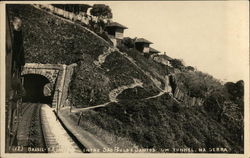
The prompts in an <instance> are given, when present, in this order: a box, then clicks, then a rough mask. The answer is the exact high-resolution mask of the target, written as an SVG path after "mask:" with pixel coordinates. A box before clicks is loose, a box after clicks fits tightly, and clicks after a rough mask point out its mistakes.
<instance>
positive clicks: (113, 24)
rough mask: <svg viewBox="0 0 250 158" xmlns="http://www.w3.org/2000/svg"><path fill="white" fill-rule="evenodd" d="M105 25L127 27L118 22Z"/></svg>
mask: <svg viewBox="0 0 250 158" xmlns="http://www.w3.org/2000/svg"><path fill="white" fill-rule="evenodd" d="M106 27H119V28H122V29H127V27H126V26H124V25H122V24H119V23H118V22H111V23H109V24H108V25H107V26H106Z"/></svg>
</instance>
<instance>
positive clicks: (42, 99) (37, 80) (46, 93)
mask: <svg viewBox="0 0 250 158" xmlns="http://www.w3.org/2000/svg"><path fill="white" fill-rule="evenodd" d="M23 78H24V90H25V92H24V97H23V101H24V102H32V103H46V104H50V105H51V104H52V100H53V93H54V92H53V91H54V90H53V86H52V83H51V82H50V81H49V79H48V78H46V77H45V76H43V75H39V74H26V75H23Z"/></svg>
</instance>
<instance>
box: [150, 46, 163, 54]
mask: <svg viewBox="0 0 250 158" xmlns="http://www.w3.org/2000/svg"><path fill="white" fill-rule="evenodd" d="M159 53H160V51H158V50H156V49H154V48H152V47H149V54H150V55H154V54H159Z"/></svg>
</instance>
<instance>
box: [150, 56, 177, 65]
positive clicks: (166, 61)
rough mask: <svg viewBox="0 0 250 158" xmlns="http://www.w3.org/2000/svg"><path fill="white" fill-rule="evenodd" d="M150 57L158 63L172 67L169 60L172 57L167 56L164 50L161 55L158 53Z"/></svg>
mask: <svg viewBox="0 0 250 158" xmlns="http://www.w3.org/2000/svg"><path fill="white" fill-rule="evenodd" d="M152 58H153V60H154V61H156V62H158V63H161V64H163V65H167V66H169V67H172V65H171V63H170V61H171V60H173V59H172V58H171V57H169V56H167V55H166V52H164V54H161V55H159V54H157V55H154V56H153V57H152Z"/></svg>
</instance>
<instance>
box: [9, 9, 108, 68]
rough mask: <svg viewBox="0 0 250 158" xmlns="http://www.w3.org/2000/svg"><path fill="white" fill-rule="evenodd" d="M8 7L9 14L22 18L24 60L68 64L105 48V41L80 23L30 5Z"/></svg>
mask: <svg viewBox="0 0 250 158" xmlns="http://www.w3.org/2000/svg"><path fill="white" fill-rule="evenodd" d="M8 6H9V7H8V8H9V12H10V15H11V16H12V17H13V16H18V17H20V19H22V22H23V34H24V51H25V60H26V62H27V63H29V62H36V63H55V64H71V63H74V62H78V61H80V60H81V58H82V54H89V55H91V56H92V57H93V58H97V57H98V56H99V55H100V54H101V53H102V52H103V51H104V49H105V48H107V47H108V44H107V43H105V42H104V41H102V40H100V39H99V38H97V37H95V36H93V35H92V34H91V33H90V32H88V31H86V30H85V29H83V28H82V27H81V26H78V25H74V24H72V23H69V22H67V21H63V20H61V19H59V18H57V17H56V16H53V15H50V14H48V13H46V12H43V11H40V10H38V9H36V8H34V7H32V6H30V5H18V7H15V5H8ZM31 13H32V14H31ZM95 41H98V42H95ZM38 43H39V44H38Z"/></svg>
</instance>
